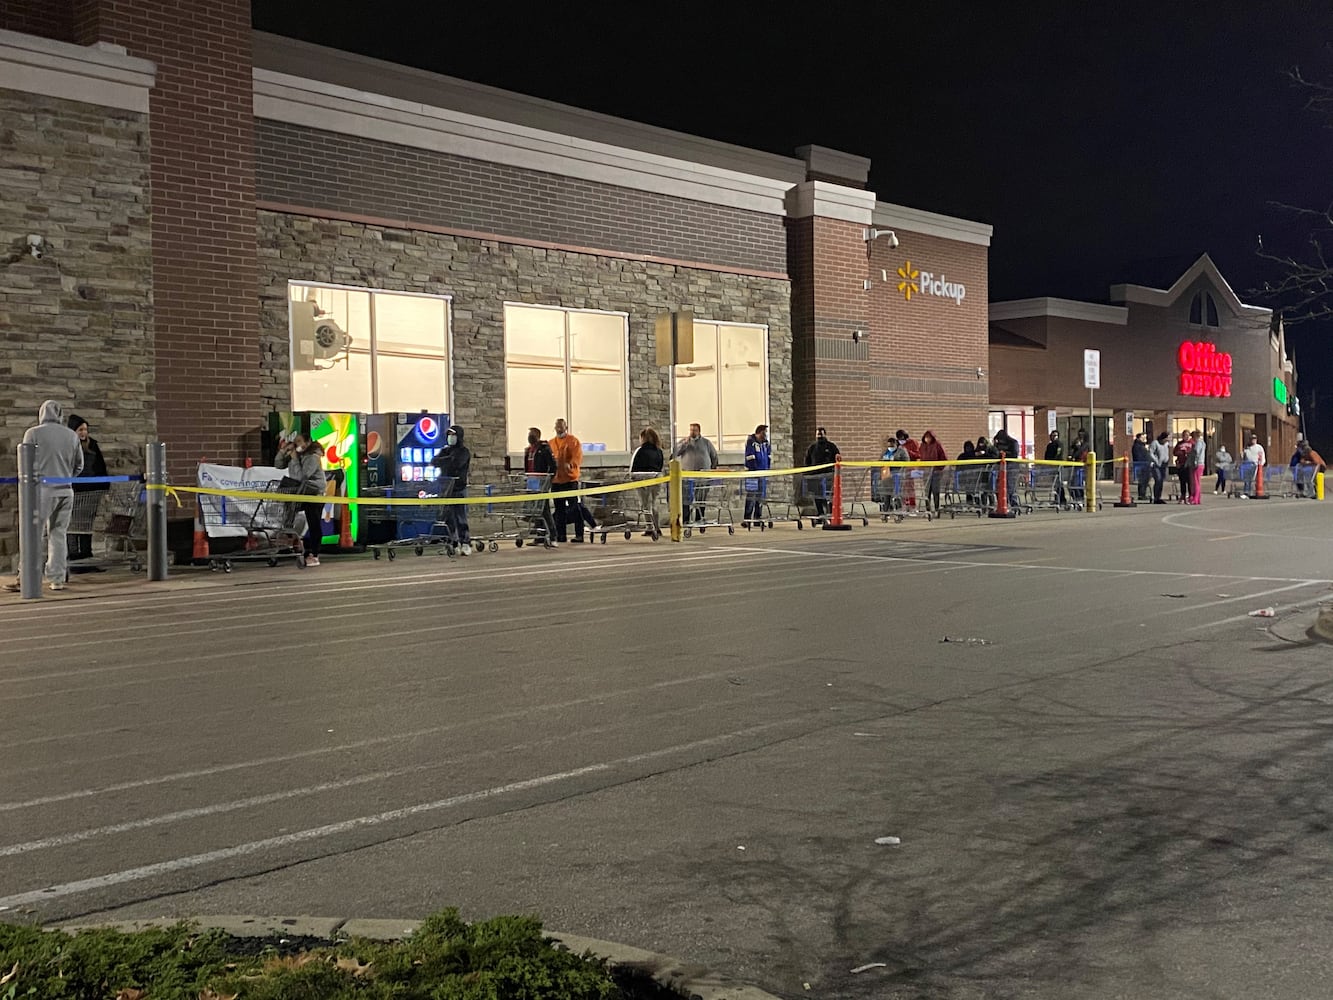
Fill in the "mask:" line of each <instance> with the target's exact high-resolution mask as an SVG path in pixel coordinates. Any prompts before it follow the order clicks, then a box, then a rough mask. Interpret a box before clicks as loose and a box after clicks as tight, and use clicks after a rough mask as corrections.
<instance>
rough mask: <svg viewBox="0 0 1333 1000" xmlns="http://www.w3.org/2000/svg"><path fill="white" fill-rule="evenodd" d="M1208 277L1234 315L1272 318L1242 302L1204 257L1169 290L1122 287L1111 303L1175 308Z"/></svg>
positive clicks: (1116, 289) (1269, 312)
mask: <svg viewBox="0 0 1333 1000" xmlns="http://www.w3.org/2000/svg"><path fill="white" fill-rule="evenodd" d="M1204 275H1207V276H1208V277H1209V278H1211V279H1212V281H1213V283H1214V284H1215V285H1216V286H1217V287H1218V289H1219V290H1220V291H1221V292H1222V298H1223V299H1225V300H1226V303H1227V305H1228V306H1229V307H1230V309H1231V311H1232V313H1234V314H1235V315H1237V316H1271V315H1272V313H1273V310H1272V309H1268V308H1266V307H1265V306H1251V305H1247V304H1246V303H1244V302H1242V301H1241V300H1240V296H1239V295H1237V294H1236V292H1235V290H1234V289H1232V287H1231V284H1230V283H1229V282H1228V281H1227V279H1226V278H1224V277H1222V272H1221V270H1219V269H1218V266H1217V264H1215V263H1214V262H1213V258H1212V257H1210V256H1209V255H1208V254H1206V253H1205V254H1201V255H1200V256H1199V259H1198V260H1196V261H1195V262H1194V263H1193V264H1191V265H1190V266H1189V268H1188V269H1186V271H1185V273H1184V274H1182V275H1181V276H1180V277H1179V278H1177V279H1176V280H1175V281H1174V282H1173V283H1172V285H1171V287H1170V288H1149V287H1148V286H1147V285H1135V284H1130V283H1127V282H1126V283H1121V284H1118V285H1112V286H1111V299H1112V300H1113V301H1115V302H1136V303H1138V304H1139V305H1145V306H1157V307H1159V308H1163V307H1166V306H1171V305H1174V304H1175V302H1176V300H1177V299H1179V298H1180V296H1181V294H1182V293H1183V292H1184V291H1185V289H1187V288H1188V287H1189V286H1190V285H1192V284H1193V283H1194V282H1195V281H1196V280H1198V279H1199V278H1200V277H1202V276H1204Z"/></svg>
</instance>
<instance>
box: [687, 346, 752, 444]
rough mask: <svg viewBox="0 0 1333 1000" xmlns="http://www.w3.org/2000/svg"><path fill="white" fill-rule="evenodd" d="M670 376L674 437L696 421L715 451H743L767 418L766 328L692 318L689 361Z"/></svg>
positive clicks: (688, 428)
mask: <svg viewBox="0 0 1333 1000" xmlns="http://www.w3.org/2000/svg"><path fill="white" fill-rule="evenodd" d="M673 377H674V384H675V424H676V438H677V439H680V438H683V437H685V436H687V435H688V434H689V432H690V424H698V425H699V427H700V430H701V432H702V433H703V435H704V437H706V438H708V439H709V440H710V441H712V442H713V444H714V446H715V447H716V448H717V450H718V451H725V452H739V451H744V450H745V440H746V438H748V437H749V436H750V434H752V433H753V432H754V429H755V428H756V427H757V426H758V425H760V424H763V423H767V422H768V328H767V327H763V326H739V325H730V324H723V323H707V322H700V321H698V320H695V322H694V361H693V362H692V363H691V364H688V365H676V366H675V370H674V372H673Z"/></svg>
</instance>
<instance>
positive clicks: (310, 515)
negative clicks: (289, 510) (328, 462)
mask: <svg viewBox="0 0 1333 1000" xmlns="http://www.w3.org/2000/svg"><path fill="white" fill-rule="evenodd" d="M323 457H324V447H323V446H322V445H321V444H320V443H319V442H318V441H312V440H310V435H309V434H307V433H306V432H305V431H297V432H296V433H294V434H293V435H292V436H291V437H290V438H288V439H287V441H286V443H284V444H283V446H282V447H281V448H279V449H278V458H277V461H276V462H274V464H275V465H276V466H277V467H278V468H279V469H284V470H286V472H287V478H288V479H289V480H291V482H292V483H294V484H295V485H293V486H291V487H290V489H291V491H292V492H294V493H300V494H302V495H303V496H312V497H313V496H317V497H319V499H318V500H307V501H303V502H302V503H301V505H300V506H301V513H303V514H304V515H305V536H304V538H303V539H302V542H303V545H304V548H303V551H304V552H305V564H306V565H307V566H318V565H319V552H320V546H321V545H322V544H323V541H324V525H323V520H324V488H325V484H326V479H327V477H326V476H325V475H324V463H323V462H322V461H321V459H323ZM285 489H286V488H284V491H285Z"/></svg>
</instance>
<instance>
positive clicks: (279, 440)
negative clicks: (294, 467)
mask: <svg viewBox="0 0 1333 1000" xmlns="http://www.w3.org/2000/svg"><path fill="white" fill-rule="evenodd" d="M363 419H364V418H363V416H362V415H361V414H357V413H319V412H314V411H301V412H288V411H274V412H273V413H271V414H269V434H268V442H267V445H268V447H267V448H266V452H267V455H268V459H269V461H270V462H271V461H272V457H273V456H274V455H276V454H277V450H278V448H280V447H281V446H282V444H283V442H284V441H286V440H287V439H288V438H290V437H291V435H292V434H294V433H296V432H297V431H303V432H305V433H306V434H308V435H309V436H310V440H312V441H316V442H318V443H319V445H320V447H322V448H323V449H324V454H323V458H322V464H323V466H324V479H325V486H324V493H325V495H326V496H329V497H357V496H360V485H361V484H360V480H361V467H362V462H361V425H362V421H363ZM344 517H350V524H349V528H350V531H349V532H348V537H349V538H350V539H351V541H352V543H353V544H355V543H356V540H357V536H358V531H357V518H356V516H355V514H354V512H353V506H352V505H350V504H340V503H325V505H324V513H323V516H322V517H321V518H320V528H321V531H322V532H323V542H324V544H326V545H330V546H334V547H337V546H338V545H339V543H340V541H341V539H342V535H343V532H342V521H343V518H344Z"/></svg>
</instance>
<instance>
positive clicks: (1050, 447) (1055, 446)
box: [1042, 431, 1065, 462]
mask: <svg viewBox="0 0 1333 1000" xmlns="http://www.w3.org/2000/svg"><path fill="white" fill-rule="evenodd" d="M1042 458H1043V460H1044V461H1047V462H1063V461H1064V458H1065V448H1064V445H1062V444H1061V443H1060V432H1059V431H1051V439H1050V441H1048V442H1047V444H1046V454H1045V455H1044V456H1042Z"/></svg>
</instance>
